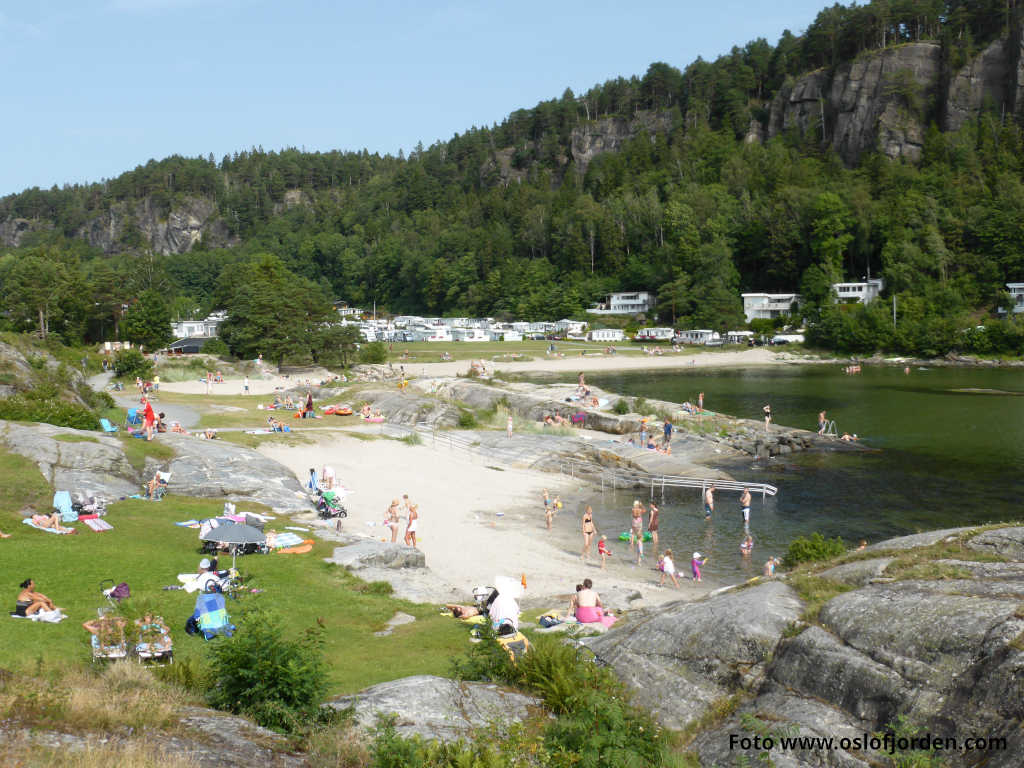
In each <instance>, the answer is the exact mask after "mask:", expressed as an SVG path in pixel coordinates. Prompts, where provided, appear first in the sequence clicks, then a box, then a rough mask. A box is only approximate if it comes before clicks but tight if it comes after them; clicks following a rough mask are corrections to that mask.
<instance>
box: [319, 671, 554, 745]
mask: <svg viewBox="0 0 1024 768" xmlns="http://www.w3.org/2000/svg"><path fill="white" fill-rule="evenodd" d="M328 706H330V707H333V708H334V709H339V710H343V709H348V708H349V707H354V709H355V717H356V721H357V722H358V723H359V724H360V725H361V726H363V727H366V728H370V727H373V726H374V725H376V722H377V717H378V716H379V715H394V716H395V718H396V722H395V728H396V730H397V731H398V733H399V735H401V736H406V737H409V736H412V735H414V734H415V735H419V736H421V737H423V738H425V739H437V740H439V741H455V740H456V739H460V738H467V737H469V736H470V735H471V734H472V731H473V730H474V729H476V728H484V727H486V728H495V727H497V728H499V729H501V728H503V727H505V726H508V725H510V724H512V723H517V722H521V721H523V720H525V719H526V718H527V717H528V716H529V715H530V710H531V709H534V708H539V707H540V706H541V701H540V699H538V698H536V697H534V696H528V695H526V694H523V693H518V692H516V691H512V690H509V689H507V688H504V687H502V686H499V685H495V684H493V683H476V682H460V681H457V680H449V679H447V678H444V677H435V676H433V675H416V676H414V677H404V678H401V679H399V680H392V681H391V682H388V683H381V684H380V685H375V686H373V687H372V688H367V689H366V690H365V691H362V692H360V693H358V694H356V695H354V696H342V697H340V698H337V699H334V700H333V701H331V702H329V703H328Z"/></svg>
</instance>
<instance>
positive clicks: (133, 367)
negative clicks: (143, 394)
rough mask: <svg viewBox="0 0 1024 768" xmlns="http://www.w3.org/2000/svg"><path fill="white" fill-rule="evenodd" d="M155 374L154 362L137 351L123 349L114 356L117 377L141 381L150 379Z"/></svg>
mask: <svg viewBox="0 0 1024 768" xmlns="http://www.w3.org/2000/svg"><path fill="white" fill-rule="evenodd" d="M152 372H153V361H152V360H147V359H146V357H145V356H144V355H143V354H142V353H141V352H139V350H137V349H122V350H121V351H120V352H118V353H117V354H116V355H114V374H115V375H117V376H128V377H131V378H134V377H136V376H138V377H139V378H141V379H145V378H148V377H149V375H150V374H151V373H152Z"/></svg>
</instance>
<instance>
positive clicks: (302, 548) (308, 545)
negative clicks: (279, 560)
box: [276, 539, 313, 555]
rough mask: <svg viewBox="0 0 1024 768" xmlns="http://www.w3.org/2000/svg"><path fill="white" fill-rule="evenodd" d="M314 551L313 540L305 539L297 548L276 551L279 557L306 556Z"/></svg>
mask: <svg viewBox="0 0 1024 768" xmlns="http://www.w3.org/2000/svg"><path fill="white" fill-rule="evenodd" d="M312 549H313V540H312V539H305V540H304V541H303V542H302V543H301V544H299V545H298V546H295V547H284V548H283V549H278V550H276V552H277V554H279V555H304V554H306V553H307V552H309V551H311V550H312Z"/></svg>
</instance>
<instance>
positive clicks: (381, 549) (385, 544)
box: [327, 539, 427, 571]
mask: <svg viewBox="0 0 1024 768" xmlns="http://www.w3.org/2000/svg"><path fill="white" fill-rule="evenodd" d="M327 562H329V563H335V564H336V565H342V566H344V567H346V568H349V569H351V570H353V571H358V570H360V569H363V568H369V567H371V566H376V567H378V568H424V567H426V564H427V560H426V558H425V557H424V556H423V552H422V550H419V549H416V548H415V547H407V546H405V545H404V544H398V543H397V542H396V543H392V542H390V541H377V540H375V539H365V540H363V541H358V542H356V543H355V544H349V545H348V546H346V547H336V548H335V550H334V554H333V556H331V557H329V558H327Z"/></svg>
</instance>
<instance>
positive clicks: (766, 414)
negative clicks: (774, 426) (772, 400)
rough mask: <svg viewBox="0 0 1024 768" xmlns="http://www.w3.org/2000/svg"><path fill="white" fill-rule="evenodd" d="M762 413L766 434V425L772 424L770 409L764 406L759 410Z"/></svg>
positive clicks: (768, 406)
mask: <svg viewBox="0 0 1024 768" xmlns="http://www.w3.org/2000/svg"><path fill="white" fill-rule="evenodd" d="M761 410H762V411H763V412H764V431H765V432H766V433H767V432H768V425H769V424H771V423H772V407H771V406H770V405H766V406H765V407H764V408H762V409H761Z"/></svg>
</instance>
